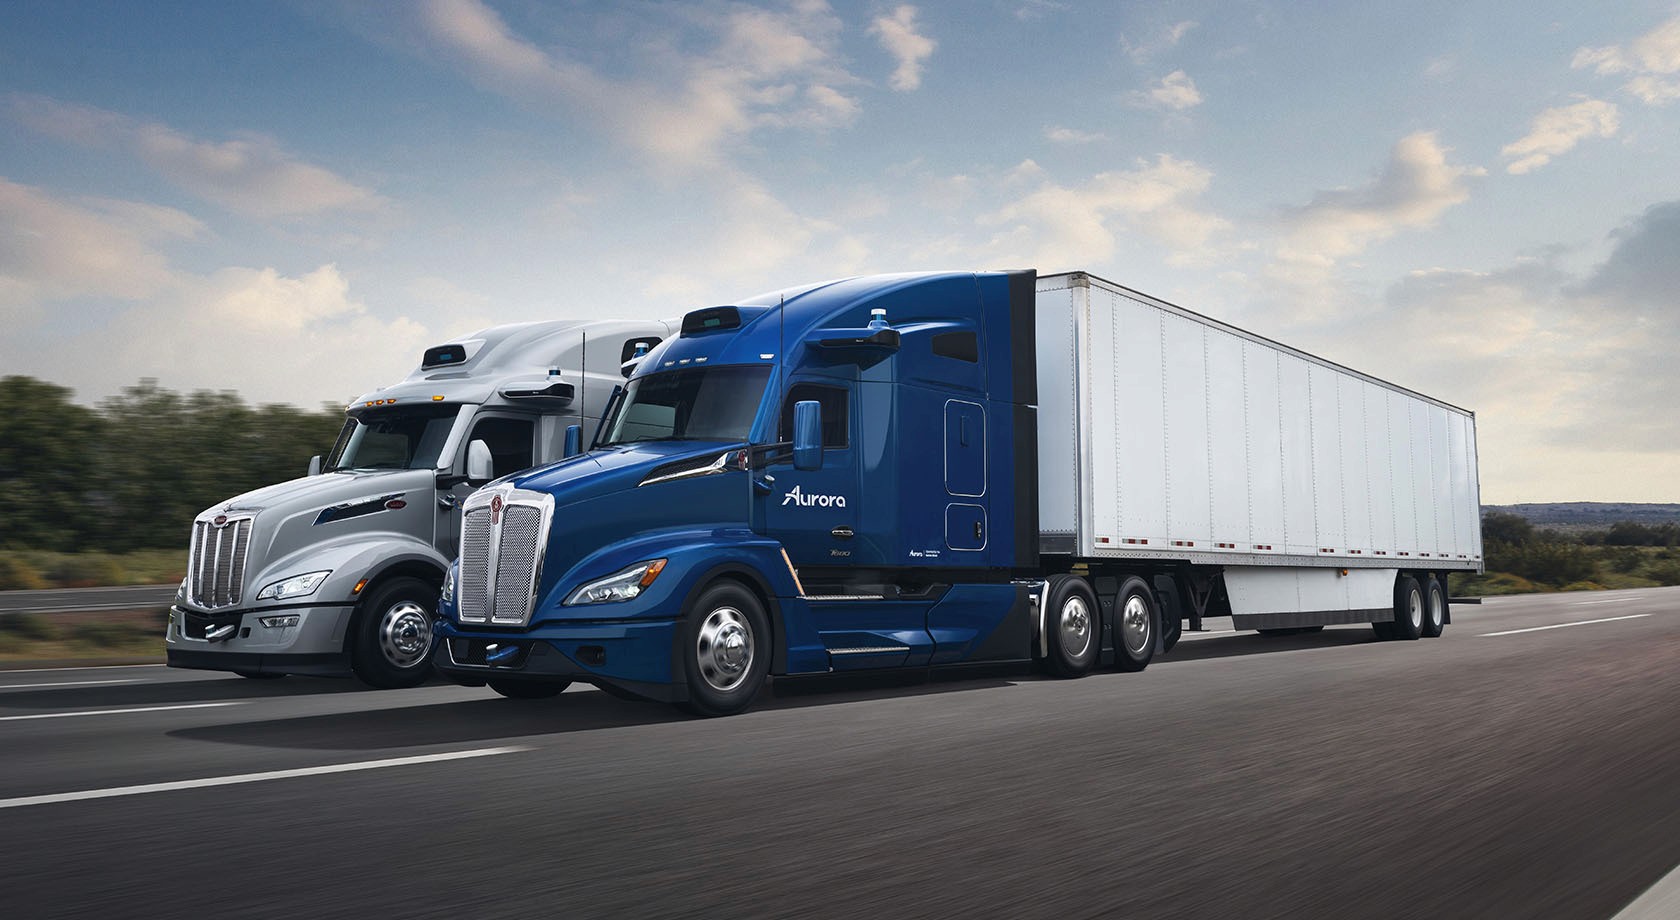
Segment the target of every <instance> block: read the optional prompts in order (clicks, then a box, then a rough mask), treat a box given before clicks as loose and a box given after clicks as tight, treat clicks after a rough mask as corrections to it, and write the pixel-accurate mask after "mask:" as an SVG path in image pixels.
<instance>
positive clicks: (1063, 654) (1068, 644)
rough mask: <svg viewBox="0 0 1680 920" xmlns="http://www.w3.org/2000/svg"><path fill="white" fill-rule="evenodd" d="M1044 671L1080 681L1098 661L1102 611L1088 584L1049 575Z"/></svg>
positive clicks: (1071, 578) (1072, 578) (1046, 597)
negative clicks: (1077, 678)
mask: <svg viewBox="0 0 1680 920" xmlns="http://www.w3.org/2000/svg"><path fill="white" fill-rule="evenodd" d="M1044 596H1045V605H1044V615H1045V617H1046V618H1047V620H1046V622H1045V624H1044V633H1045V644H1046V645H1047V646H1049V647H1048V648H1046V649H1045V650H1044V667H1045V669H1046V670H1048V671H1049V672H1050V673H1051V674H1053V675H1055V676H1057V677H1084V676H1085V675H1086V674H1089V673H1090V672H1091V669H1092V668H1094V667H1096V666H1097V661H1098V660H1100V659H1101V658H1102V608H1101V607H1099V606H1097V594H1096V592H1095V591H1093V590H1091V583H1090V582H1088V581H1086V580H1085V579H1083V578H1080V577H1079V576H1077V575H1052V576H1050V583H1049V585H1048V587H1046V588H1045V591H1044Z"/></svg>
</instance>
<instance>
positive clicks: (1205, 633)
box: [1178, 629, 1237, 642]
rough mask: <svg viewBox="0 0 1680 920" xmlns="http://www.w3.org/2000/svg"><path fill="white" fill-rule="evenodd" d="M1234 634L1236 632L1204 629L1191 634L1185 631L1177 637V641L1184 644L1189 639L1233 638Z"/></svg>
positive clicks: (1232, 630)
mask: <svg viewBox="0 0 1680 920" xmlns="http://www.w3.org/2000/svg"><path fill="white" fill-rule="evenodd" d="M1236 634H1237V631H1236V630H1234V629H1204V630H1202V631H1201V632H1191V631H1190V630H1188V629H1186V630H1185V631H1184V632H1183V633H1181V634H1180V635H1179V637H1178V641H1180V642H1184V641H1187V640H1190V639H1214V638H1218V637H1219V636H1234V635H1236Z"/></svg>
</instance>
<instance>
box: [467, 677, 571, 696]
mask: <svg viewBox="0 0 1680 920" xmlns="http://www.w3.org/2000/svg"><path fill="white" fill-rule="evenodd" d="M485 683H486V684H487V685H489V687H490V689H492V690H494V691H496V692H497V693H500V694H501V695H502V696H505V697H507V698H508V699H510V700H546V699H548V698H549V697H554V696H559V695H560V694H561V693H562V692H564V691H565V689H566V688H567V687H570V686H571V685H572V682H571V681H569V680H487V681H485Z"/></svg>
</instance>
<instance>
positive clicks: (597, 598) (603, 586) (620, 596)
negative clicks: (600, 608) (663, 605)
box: [566, 559, 665, 607]
mask: <svg viewBox="0 0 1680 920" xmlns="http://www.w3.org/2000/svg"><path fill="white" fill-rule="evenodd" d="M664 570H665V560H663V559H649V560H648V561H646V562H638V563H636V564H635V565H633V566H630V567H629V568H627V569H620V570H619V571H617V572H614V573H613V574H611V575H608V576H607V577H606V578H603V579H600V580H599V581H592V582H590V583H589V584H587V585H584V586H583V587H581V588H579V589H577V590H576V591H573V592H572V594H571V596H570V597H568V598H566V606H568V607H571V606H574V605H577V604H606V603H611V602H613V601H627V600H629V599H631V598H632V597H635V596H636V595H638V594H641V593H642V592H643V591H644V590H646V589H647V586H648V585H651V584H653V580H654V579H655V578H658V577H659V573H660V572H662V571H664Z"/></svg>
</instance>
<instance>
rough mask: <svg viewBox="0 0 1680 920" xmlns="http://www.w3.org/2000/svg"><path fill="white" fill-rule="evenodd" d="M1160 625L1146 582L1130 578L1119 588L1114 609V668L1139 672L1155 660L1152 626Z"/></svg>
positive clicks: (1134, 577)
mask: <svg viewBox="0 0 1680 920" xmlns="http://www.w3.org/2000/svg"><path fill="white" fill-rule="evenodd" d="M1160 621H1161V618H1160V613H1159V612H1158V611H1157V610H1156V609H1155V593H1154V592H1153V591H1150V590H1149V584H1148V582H1145V581H1144V580H1143V579H1141V578H1138V577H1137V576H1135V575H1134V576H1132V577H1131V578H1128V579H1126V581H1125V582H1124V583H1123V584H1121V585H1120V594H1119V599H1118V600H1117V601H1116V602H1115V605H1114V666H1115V667H1116V668H1119V669H1120V670H1122V671H1141V670H1143V669H1144V668H1147V667H1149V662H1150V660H1151V659H1153V658H1154V657H1155V625H1156V624H1157V623H1159V622H1160Z"/></svg>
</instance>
